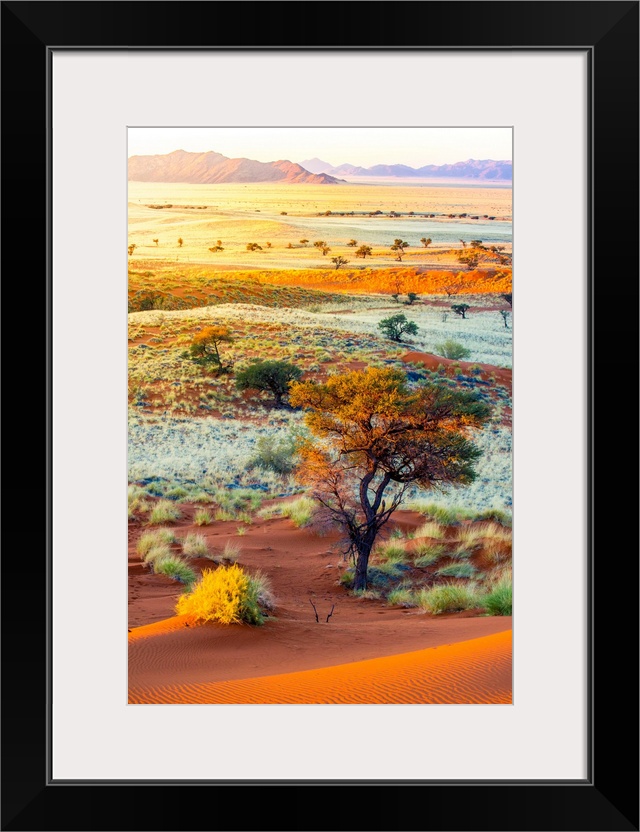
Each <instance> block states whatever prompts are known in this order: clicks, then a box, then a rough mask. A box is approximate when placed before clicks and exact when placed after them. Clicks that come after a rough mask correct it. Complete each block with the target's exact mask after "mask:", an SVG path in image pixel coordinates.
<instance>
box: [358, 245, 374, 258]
mask: <svg viewBox="0 0 640 832" xmlns="http://www.w3.org/2000/svg"><path fill="white" fill-rule="evenodd" d="M356 257H362V259H363V260H365V259H366V258H367V257H371V246H360V248H359V249H358V250H357V251H356Z"/></svg>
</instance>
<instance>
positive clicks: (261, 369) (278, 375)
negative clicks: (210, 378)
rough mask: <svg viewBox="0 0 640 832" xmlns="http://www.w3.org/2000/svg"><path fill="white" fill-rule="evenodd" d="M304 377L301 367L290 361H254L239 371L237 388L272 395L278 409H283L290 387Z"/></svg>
mask: <svg viewBox="0 0 640 832" xmlns="http://www.w3.org/2000/svg"><path fill="white" fill-rule="evenodd" d="M301 376H302V370H301V369H300V367H296V366H295V364H290V363H289V362H288V361H275V360H274V361H254V362H253V363H252V364H249V365H248V366H246V367H244V368H243V369H241V370H238V372H237V373H236V387H237V388H238V390H260V391H263V392H268V393H271V394H272V396H273V398H274V399H275V403H276V407H282V405H283V404H284V402H285V400H286V398H287V396H288V394H289V385H290V384H291V382H293V381H298V379H299V378H301Z"/></svg>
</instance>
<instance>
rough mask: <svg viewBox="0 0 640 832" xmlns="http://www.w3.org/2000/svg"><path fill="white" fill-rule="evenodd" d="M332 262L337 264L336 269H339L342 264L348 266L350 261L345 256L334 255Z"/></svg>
mask: <svg viewBox="0 0 640 832" xmlns="http://www.w3.org/2000/svg"><path fill="white" fill-rule="evenodd" d="M331 262H332V263H335V264H336V269H339V268H340V266H346V265H347V263H348V262H349V261H348V260H347V259H346V258H344V257H332V258H331Z"/></svg>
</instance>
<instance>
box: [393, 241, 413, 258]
mask: <svg viewBox="0 0 640 832" xmlns="http://www.w3.org/2000/svg"><path fill="white" fill-rule="evenodd" d="M408 247H409V243H407V242H405V241H404V240H401V239H400V238H399V237H397V238H396V239H395V240H394V241H393V245H392V246H391V251H395V252H396V260H398V261H399V262H402V256H403V255H404V250H405V248H408Z"/></svg>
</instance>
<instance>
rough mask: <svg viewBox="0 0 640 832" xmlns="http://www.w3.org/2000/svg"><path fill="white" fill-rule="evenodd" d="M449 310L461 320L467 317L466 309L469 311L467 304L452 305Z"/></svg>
mask: <svg viewBox="0 0 640 832" xmlns="http://www.w3.org/2000/svg"><path fill="white" fill-rule="evenodd" d="M451 308H452V309H453V311H454V312H455V313H456V315H460V317H461V318H466V317H467V314H466V313H467V309H469V304H468V303H454V304H452V306H451Z"/></svg>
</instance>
